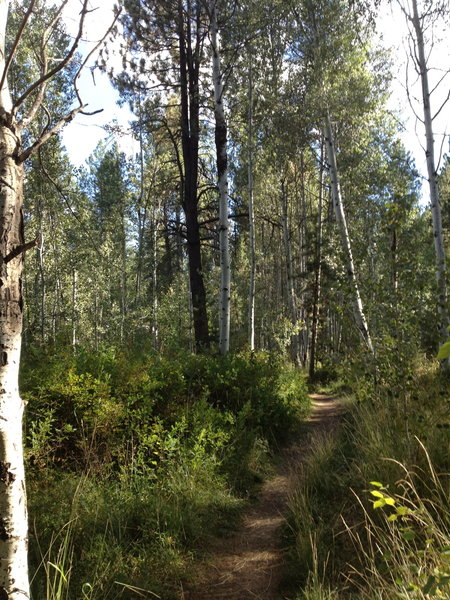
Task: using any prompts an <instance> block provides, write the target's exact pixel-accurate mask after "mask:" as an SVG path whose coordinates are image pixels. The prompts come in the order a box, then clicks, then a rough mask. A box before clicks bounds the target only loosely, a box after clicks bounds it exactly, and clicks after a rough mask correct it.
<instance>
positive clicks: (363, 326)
mask: <svg viewBox="0 0 450 600" xmlns="http://www.w3.org/2000/svg"><path fill="white" fill-rule="evenodd" d="M324 135H325V143H326V147H327V155H328V163H329V168H330V178H331V193H332V198H333V206H334V212H335V215H336V221H337V223H338V226H339V229H340V232H341V240H342V246H343V250H344V254H345V259H346V261H347V274H348V278H349V280H350V284H351V286H352V291H353V296H354V300H353V302H354V314H355V320H356V324H357V326H358V329H359V331H360V333H361V335H362V337H363V339H364V341H365V343H366V346H367V348H368V349H369V350H370V352H371V353H372V354H373V352H374V349H373V345H372V339H371V337H370V333H369V327H368V324H367V320H366V317H365V314H364V309H363V304H362V300H361V295H360V292H359V287H358V282H357V279H356V273H355V265H354V262H353V253H352V246H351V242H350V236H349V234H348V228H347V219H346V217H345V212H344V205H343V202H342V196H341V190H340V186H339V177H338V170H337V161H336V152H335V148H334V141H333V133H332V128H331V120H330V116H329V115H328V114H327V117H326V120H325V132H324Z"/></svg>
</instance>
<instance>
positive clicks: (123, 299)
mask: <svg viewBox="0 0 450 600" xmlns="http://www.w3.org/2000/svg"><path fill="white" fill-rule="evenodd" d="M121 229H122V231H121V232H120V233H121V240H120V255H121V256H120V257H121V270H122V273H121V278H120V279H121V281H120V339H121V340H123V338H124V332H125V325H126V318H127V308H128V306H127V295H128V294H127V291H128V290H127V287H128V286H127V237H126V235H127V232H126V224H125V207H124V206H122V215H121Z"/></svg>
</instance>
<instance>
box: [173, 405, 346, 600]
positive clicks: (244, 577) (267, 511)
mask: <svg viewBox="0 0 450 600" xmlns="http://www.w3.org/2000/svg"><path fill="white" fill-rule="evenodd" d="M311 398H312V400H313V412H312V414H311V416H310V419H309V421H310V431H309V433H308V434H307V435H306V436H305V437H304V439H301V440H300V441H299V442H296V443H295V444H292V445H291V446H289V447H288V448H286V449H285V450H284V452H283V455H282V460H281V461H280V465H279V467H278V469H277V471H276V474H275V475H274V477H272V478H271V479H269V480H268V481H266V482H265V483H264V485H263V486H262V488H261V492H260V494H259V498H258V501H257V503H256V504H255V505H254V506H253V507H252V508H251V509H250V510H249V511H248V512H247V514H246V515H245V517H244V521H243V525H242V527H241V529H240V530H239V531H238V532H237V533H236V534H235V535H234V536H233V537H231V538H227V539H220V540H218V541H217V546H216V547H215V548H213V549H212V558H211V561H210V564H209V569H208V570H207V571H205V573H203V575H202V576H201V578H200V579H201V580H200V581H197V582H196V586H195V589H193V588H191V589H190V590H189V591H185V592H184V594H183V595H182V600H220V599H222V600H280V596H279V595H278V587H279V583H280V578H281V572H282V566H283V549H282V548H281V531H282V530H281V525H282V524H283V520H284V519H283V513H284V511H285V509H286V504H287V500H288V497H289V492H290V491H291V489H292V486H293V485H294V483H295V481H296V480H297V477H298V473H299V469H300V468H301V464H302V461H303V460H304V459H305V457H306V456H307V455H308V452H309V451H310V447H311V439H312V437H314V436H315V435H317V434H318V432H320V431H332V430H333V429H334V428H335V427H336V426H337V423H338V420H339V415H340V414H341V413H342V407H341V405H340V404H339V402H338V400H337V398H336V397H334V396H325V395H321V394H312V395H311Z"/></svg>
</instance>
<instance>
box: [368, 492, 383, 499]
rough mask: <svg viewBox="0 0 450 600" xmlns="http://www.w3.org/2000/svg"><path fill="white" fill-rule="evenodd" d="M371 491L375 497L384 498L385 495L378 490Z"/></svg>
mask: <svg viewBox="0 0 450 600" xmlns="http://www.w3.org/2000/svg"><path fill="white" fill-rule="evenodd" d="M370 493H371V494H372V496H375V498H384V495H383V494H382V493H381V492H379V491H378V490H371V492H370Z"/></svg>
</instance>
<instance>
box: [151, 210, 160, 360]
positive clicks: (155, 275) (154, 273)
mask: <svg viewBox="0 0 450 600" xmlns="http://www.w3.org/2000/svg"><path fill="white" fill-rule="evenodd" d="M156 210H157V207H156V206H155V205H153V207H152V288H153V289H152V292H153V295H152V334H153V346H154V348H155V350H157V349H158V347H159V330H158V289H157V286H158V221H157V214H156Z"/></svg>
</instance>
